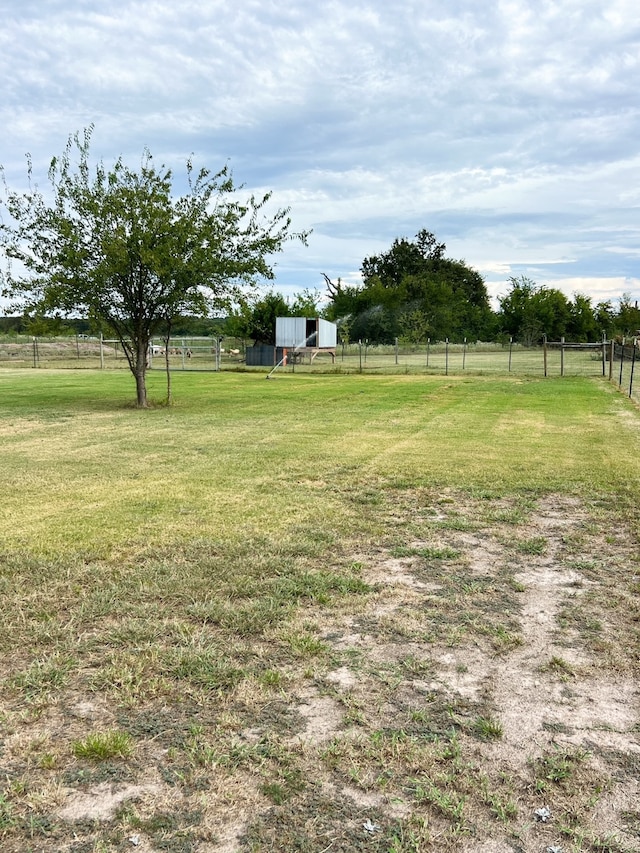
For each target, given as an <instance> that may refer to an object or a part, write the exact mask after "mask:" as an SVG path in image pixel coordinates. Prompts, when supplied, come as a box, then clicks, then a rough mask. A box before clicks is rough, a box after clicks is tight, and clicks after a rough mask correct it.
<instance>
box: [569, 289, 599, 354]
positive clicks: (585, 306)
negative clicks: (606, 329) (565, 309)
mask: <svg viewBox="0 0 640 853" xmlns="http://www.w3.org/2000/svg"><path fill="white" fill-rule="evenodd" d="M569 311H570V314H571V317H570V320H569V325H568V328H567V331H568V334H569V336H570V337H571V339H572V340H574V341H580V342H582V341H584V342H592V343H593V342H595V341H598V340H600V339H601V337H602V328H601V327H600V326H599V324H598V321H597V319H596V315H595V312H594V309H593V305H592V304H591V299H590V297H588V296H585V295H583V294H581V293H576V294H575V295H574V297H573V302H571V304H570V305H569Z"/></svg>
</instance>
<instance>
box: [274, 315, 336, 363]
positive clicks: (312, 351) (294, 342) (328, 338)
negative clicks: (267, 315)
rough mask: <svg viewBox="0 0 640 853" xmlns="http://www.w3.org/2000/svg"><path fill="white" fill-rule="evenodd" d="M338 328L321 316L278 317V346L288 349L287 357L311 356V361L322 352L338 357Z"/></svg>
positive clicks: (332, 357) (300, 357) (333, 359)
mask: <svg viewBox="0 0 640 853" xmlns="http://www.w3.org/2000/svg"><path fill="white" fill-rule="evenodd" d="M337 341H338V330H337V326H336V324H335V323H330V322H329V321H328V320H323V319H322V318H321V317H313V318H309V317H276V347H282V348H283V349H284V350H286V355H287V357H289V358H291V357H294V358H296V359H300V360H301V359H302V358H304V356H305V355H308V356H309V363H311V362H312V361H313V359H314V358H315V357H316V356H318V355H321V354H327V355H330V356H331V359H332V361H335V358H336V344H337Z"/></svg>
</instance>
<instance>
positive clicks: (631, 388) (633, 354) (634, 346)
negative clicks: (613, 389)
mask: <svg viewBox="0 0 640 853" xmlns="http://www.w3.org/2000/svg"><path fill="white" fill-rule="evenodd" d="M636 349H637V346H636V344H635V342H634V344H633V352H632V354H631V376H630V377H629V397H631V394H632V393H633V370H634V368H635V366H636Z"/></svg>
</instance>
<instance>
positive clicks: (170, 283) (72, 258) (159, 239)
mask: <svg viewBox="0 0 640 853" xmlns="http://www.w3.org/2000/svg"><path fill="white" fill-rule="evenodd" d="M91 131H92V129H91V128H90V129H88V130H86V131H85V132H84V135H82V136H81V135H79V134H75V135H73V136H71V137H69V140H68V143H67V146H66V148H65V151H64V153H63V154H62V156H61V157H59V158H54V159H53V160H52V161H51V165H50V167H49V182H50V192H49V193H48V194H46V195H45V194H44V193H43V192H41V191H40V190H39V189H38V188H37V186H36V187H30V189H29V190H28V191H27V192H22V193H21V192H16V191H11V190H9V189H8V188H6V185H5V193H4V195H5V198H4V205H5V206H6V208H7V211H8V214H9V216H8V218H4V220H3V221H0V241H1V243H2V246H3V248H4V251H5V253H6V255H7V258H8V259H9V261H10V265H9V269H8V270H7V274H6V285H5V288H4V293H5V295H7V296H9V297H12V298H14V299H16V300H17V305H18V306H19V307H20V308H21V309H22V310H25V311H29V310H30V311H37V312H40V313H45V314H54V315H55V314H58V315H61V316H65V315H66V316H68V315H78V314H80V315H84V316H90V317H92V318H94V319H95V320H96V321H98V322H99V323H102V324H103V325H106V326H107V327H108V328H110V329H112V330H113V332H114V333H115V335H116V336H117V337H118V339H119V340H120V341H121V343H122V346H123V349H124V352H125V354H126V357H127V360H128V363H129V367H130V369H131V372H132V373H133V375H134V377H135V381H136V391H137V402H138V405H139V406H146V405H147V391H146V381H145V374H146V369H147V352H148V348H149V343H150V340H151V338H152V337H153V336H154V335H159V334H164V335H167V334H168V333H169V332H170V330H171V327H172V324H173V323H174V321H175V319H176V318H177V317H179V316H181V315H184V314H196V315H204V314H205V313H206V311H207V310H208V308H210V307H211V306H212V305H213V306H215V307H216V308H218V309H219V308H223V307H228V306H229V305H230V304H231V303H232V302H233V301H234V299H235V298H236V297H237V296H239V294H240V293H241V292H242V290H243V289H244V288H245V287H246V286H247V285H250V284H253V283H254V282H255V281H256V280H257V279H259V278H266V279H272V278H273V271H272V268H271V266H270V263H269V258H270V256H272V255H273V254H274V253H277V252H279V251H281V250H282V247H283V244H284V242H285V241H286V240H289V239H295V238H297V239H301V240H302V241H305V240H306V237H307V234H305V233H298V234H292V233H291V231H290V227H291V220H290V218H289V210H288V209H286V210H277V211H276V212H275V213H271V214H267V212H266V205H267V202H268V201H269V198H270V194H267V195H265V196H264V197H263V198H261V199H256V198H255V197H253V196H251V197H250V198H249V199H248V200H246V201H239V200H238V190H239V189H241V187H240V188H239V187H236V186H235V184H234V182H233V178H232V175H231V174H230V172H229V171H228V169H227V168H224V169H222V170H221V171H219V172H217V173H212V172H210V171H209V170H208V169H200V170H199V171H197V172H196V171H195V170H194V167H193V164H192V162H191V160H189V161H187V164H186V178H187V191H186V192H185V193H184V194H183V195H180V196H174V194H173V174H172V171H171V170H170V169H168V168H166V167H165V166H160V167H156V165H155V164H154V162H153V158H152V156H151V154H150V153H149V152H148V151H146V152H145V153H144V156H143V158H142V162H141V166H140V168H139V170H138V171H134V170H131V169H129V168H128V167H127V166H126V165H125V164H124V163H123V161H122V158H120V159H118V160H117V161H116V163H115V165H114V166H112V167H111V168H109V169H107V168H106V167H105V165H104V164H103V163H102V162H98V163H97V165H95V166H94V167H92V166H91V161H90V150H89V149H90V141H91ZM31 173H32V165H31V162H30V161H29V178H30V180H31ZM3 183H4V182H3ZM12 261H13V263H11V262H12Z"/></svg>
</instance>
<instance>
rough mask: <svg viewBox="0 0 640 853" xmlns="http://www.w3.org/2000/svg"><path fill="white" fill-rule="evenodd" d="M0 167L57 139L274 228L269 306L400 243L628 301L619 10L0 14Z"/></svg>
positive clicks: (312, 3)
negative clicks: (198, 175)
mask: <svg viewBox="0 0 640 853" xmlns="http://www.w3.org/2000/svg"><path fill="white" fill-rule="evenodd" d="M0 12H1V13H2V28H1V29H0V70H1V74H2V89H1V94H0V127H1V128H2V132H1V135H0V163H2V164H3V165H4V167H5V172H6V175H7V179H8V181H9V183H10V185H11V186H12V188H14V189H19V188H22V187H25V188H26V169H25V162H26V161H25V153H26V152H30V153H31V155H32V157H33V160H34V165H35V171H36V173H37V174H39V175H40V176H41V178H40V181H41V183H42V184H46V170H47V166H48V162H49V160H50V158H51V156H52V155H54V154H58V153H60V152H61V151H62V150H63V148H64V145H65V143H66V140H67V138H68V136H69V134H70V133H73V132H74V131H78V130H80V131H81V130H82V129H83V128H84V127H86V126H88V125H89V124H94V125H95V131H94V135H93V143H92V151H93V153H94V154H95V155H96V157H99V158H103V159H104V160H105V162H106V163H109V162H110V161H112V160H113V159H114V158H115V157H116V156H117V155H120V154H122V155H123V157H124V159H125V161H126V162H127V164H128V165H130V166H136V164H137V163H139V162H140V157H141V154H142V151H143V149H144V148H145V147H148V148H149V149H150V150H151V152H152V154H153V155H154V159H155V160H156V161H161V162H163V163H164V164H166V165H167V166H171V167H172V168H174V169H175V171H176V173H178V174H183V167H184V163H185V161H186V159H187V158H188V157H189V155H190V154H192V153H193V155H194V162H195V164H196V165H198V166H199V165H204V166H207V167H209V168H211V169H213V170H217V169H219V168H220V167H222V166H223V165H225V164H226V163H229V165H230V166H231V168H232V170H233V173H234V177H235V179H236V181H237V182H239V183H244V184H245V185H246V188H247V191H251V192H253V191H255V192H259V191H261V190H273V198H274V200H275V202H276V204H277V206H279V207H289V206H290V207H291V215H292V218H293V224H294V227H295V228H296V229H297V230H302V229H307V228H312V229H313V234H312V235H311V238H310V241H309V245H308V247H307V248H304V247H302V246H301V245H297V244H289V245H288V246H287V249H286V251H285V252H284V254H283V255H281V256H280V257H279V258H278V260H277V268H276V276H277V278H276V286H277V287H278V289H280V290H282V292H283V293H285V294H291V293H293V292H296V291H299V290H302V289H303V288H311V289H314V288H318V289H324V287H323V285H324V282H323V278H322V273H326V274H327V275H328V276H330V277H331V278H333V279H335V278H337V277H339V276H340V277H342V279H343V280H346V281H349V282H356V281H358V280H359V268H360V265H361V262H362V260H363V258H365V257H367V256H368V255H371V254H374V253H377V252H380V251H384V250H385V249H387V248H388V247H389V246H390V245H391V242H392V241H393V239H394V238H395V237H400V236H404V237H408V238H413V237H414V236H415V234H416V233H417V232H418V231H419V230H420V229H422V228H426V229H427V230H429V231H433V232H434V233H435V235H436V237H437V238H438V240H439V241H440V242H444V243H446V246H447V255H448V256H449V257H452V258H456V259H463V260H465V261H466V262H467V263H469V264H470V265H471V266H473V267H474V268H476V269H478V270H479V271H480V272H481V273H482V274H483V275H484V277H485V280H486V282H487V286H488V288H489V292H490V294H491V295H492V296H493V297H496V296H498V295H500V294H504V293H506V292H507V290H508V287H507V283H508V279H509V277H510V276H517V277H519V276H520V275H526V276H529V277H530V278H532V279H534V280H535V281H537V282H538V283H539V284H545V285H547V286H551V287H558V288H560V289H561V290H562V291H563V292H564V293H566V295H567V296H569V297H571V296H572V295H573V294H574V293H577V292H579V293H584V294H587V295H589V296H591V297H592V299H593V301H594V303H596V302H598V301H601V300H607V299H609V300H611V301H612V302H613V303H614V305H615V304H616V302H617V300H618V298H619V297H620V296H621V295H622V294H623V293H625V292H626V293H629V294H631V296H632V298H634V299H640V217H639V209H640V180H639V178H640V3H638V0H554V2H547V0H484V2H479V0H446V2H445V0H366V2H363V0H278V2H275V0H193V2H189V0H148V2H136V0H112V2H111V3H109V4H106V3H104V2H98V0H0Z"/></svg>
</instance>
